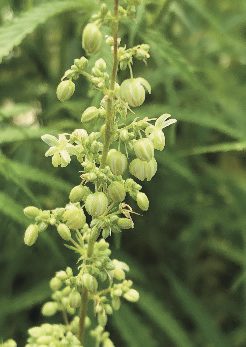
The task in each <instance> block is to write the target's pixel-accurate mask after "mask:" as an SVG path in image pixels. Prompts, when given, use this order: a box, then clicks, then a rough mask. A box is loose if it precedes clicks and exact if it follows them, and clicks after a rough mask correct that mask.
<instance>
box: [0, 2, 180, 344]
mask: <svg viewBox="0 0 246 347" xmlns="http://www.w3.org/2000/svg"><path fill="white" fill-rule="evenodd" d="M140 2H141V0H127V1H122V6H121V5H120V4H119V0H114V9H113V12H111V11H110V9H108V7H107V5H106V4H104V3H103V4H102V5H101V6H100V9H99V11H98V13H96V14H95V15H93V17H92V19H91V22H90V23H89V24H87V25H86V27H85V28H84V31H83V34H82V46H83V48H84V50H85V51H86V53H87V55H88V57H90V56H91V55H94V54H96V53H98V52H99V50H100V47H101V44H102V41H103V39H104V38H103V35H102V32H101V30H100V27H101V26H105V27H109V30H110V29H111V28H112V36H106V37H105V40H106V43H107V45H108V46H109V49H111V52H112V55H113V66H112V72H111V75H109V74H108V73H107V72H106V69H107V62H105V61H104V60H103V59H102V58H100V59H98V60H97V61H96V62H95V64H94V66H93V67H92V69H91V71H88V63H89V60H88V59H87V58H86V57H84V56H83V57H81V58H80V59H75V60H74V64H73V65H72V66H71V68H70V69H69V70H67V71H66V72H65V74H64V76H63V77H62V81H61V83H60V84H59V85H58V88H57V97H58V99H59V100H60V101H61V102H64V101H66V100H68V99H69V98H70V97H72V95H73V93H74V91H75V83H74V82H75V81H76V80H77V79H78V78H79V77H80V75H83V76H85V77H86V78H87V79H88V80H89V82H90V83H91V84H92V86H93V88H95V89H97V90H99V91H100V92H101V94H102V99H101V102H100V107H99V108H97V107H95V106H90V107H88V108H87V109H86V110H84V111H83V113H82V117H81V122H82V128H81V129H76V130H74V131H73V132H72V133H71V134H67V133H64V134H59V135H58V138H56V137H55V136H53V135H49V134H46V135H43V136H42V140H43V141H44V142H45V143H46V144H47V145H49V146H50V148H49V149H48V150H47V152H46V153H45V156H46V157H50V156H51V157H52V164H53V166H54V167H58V166H59V165H60V166H61V167H66V166H67V165H68V164H69V163H70V161H71V157H72V156H74V157H75V158H76V159H77V160H78V161H79V163H80V164H81V166H82V174H81V176H80V178H81V183H80V184H79V185H78V186H75V187H74V188H73V189H72V190H71V192H70V196H69V200H70V202H69V203H68V204H67V205H66V206H65V207H58V208H56V209H54V210H44V211H42V210H40V209H38V208H37V207H34V206H29V207H26V208H25V209H24V213H25V215H26V216H27V217H28V218H30V219H32V220H33V222H32V224H31V225H29V227H28V228H27V229H26V232H25V236H24V242H25V244H26V245H28V246H32V245H33V244H34V243H35V242H36V240H37V238H38V235H39V233H41V232H44V231H45V230H46V229H47V227H48V225H49V224H50V225H52V226H53V227H54V228H55V229H56V230H57V232H58V233H59V235H60V236H61V238H62V239H63V240H64V241H66V244H65V246H66V247H68V248H69V249H71V250H72V251H74V252H76V254H77V255H78V268H77V272H76V273H73V271H72V269H71V268H70V267H68V268H67V269H65V270H61V271H58V272H57V273H56V274H55V276H54V277H53V278H52V279H51V281H50V287H51V289H52V291H53V294H52V301H49V302H46V303H45V304H44V305H43V307H42V314H43V315H44V316H47V317H49V316H53V315H55V314H56V313H57V312H60V313H61V316H62V317H63V324H48V323H45V324H42V325H41V326H40V327H33V328H31V329H29V330H28V333H29V337H28V340H27V344H26V347H36V346H40V347H41V346H42V347H44V346H52V347H53V346H54V347H56V346H57V347H58V346H84V336H85V332H86V330H87V329H88V330H89V329H90V318H89V317H88V315H87V308H88V302H89V301H92V302H93V304H94V314H95V316H96V317H97V322H98V325H97V326H96V327H95V328H94V329H91V330H90V335H91V336H92V337H94V339H95V346H96V347H99V346H103V347H112V346H114V343H113V342H112V340H111V339H110V337H109V333H108V332H107V331H106V330H105V327H106V324H107V320H108V316H109V315H112V314H113V311H114V310H118V309H119V308H120V305H121V300H122V298H124V299H126V300H127V301H130V302H136V301H137V300H138V299H139V293H138V292H137V291H136V290H135V289H133V288H132V285H133V283H132V281H131V280H129V279H126V272H128V271H129V266H128V265H127V264H126V263H124V262H122V261H118V260H117V259H111V257H110V255H111V250H110V248H109V246H110V244H109V242H107V241H106V240H109V239H110V237H111V235H112V234H114V233H121V232H122V231H123V230H124V229H132V228H133V227H134V223H133V220H132V214H133V213H135V214H138V213H136V212H134V211H133V209H132V207H131V206H130V205H129V204H127V203H126V202H125V198H126V194H128V195H129V196H130V197H131V198H132V199H133V200H135V201H136V202H137V205H138V207H139V208H140V209H141V210H142V211H147V210H148V208H149V200H148V197H147V196H146V194H145V193H144V192H142V190H141V189H142V187H141V185H140V184H139V181H144V180H147V181H150V180H151V179H152V177H153V176H154V175H155V173H156V171H157V162H156V160H155V158H154V151H155V150H159V151H162V150H163V149H164V146H165V136H164V133H163V128H165V127H167V126H169V125H171V124H173V123H175V122H176V120H175V119H169V117H170V115H169V114H163V115H161V116H160V117H159V118H157V119H153V118H149V117H145V118H143V119H140V118H139V117H137V115H136V118H135V119H134V120H133V121H132V122H131V123H129V122H128V121H127V115H128V112H132V113H134V114H135V108H137V107H138V106H141V105H142V104H143V102H144V100H145V93H146V91H147V92H148V93H151V87H150V85H149V83H148V82H147V81H146V80H145V79H144V78H142V77H137V78H136V77H133V68H132V66H133V62H134V60H135V59H138V60H142V61H143V62H144V63H146V61H147V59H148V58H149V57H150V55H149V49H150V47H149V45H147V44H145V43H142V44H139V45H137V46H135V47H132V48H126V46H125V45H123V46H122V45H121V40H120V38H118V25H119V23H120V21H121V20H124V19H125V18H128V17H130V18H134V14H135V13H136V7H137V5H139V4H140ZM123 6H124V7H123ZM110 34H111V32H110ZM126 69H129V75H130V76H129V79H126V80H125V81H123V83H121V85H119V84H118V83H117V73H118V72H119V71H120V70H126ZM132 108H134V112H133V110H132ZM99 119H102V120H103V121H104V124H103V125H102V127H101V128H100V131H97V132H91V133H88V132H87V131H86V130H85V129H83V124H91V123H96V122H98V121H99ZM128 163H129V166H128ZM127 168H128V169H129V173H130V174H131V175H132V176H133V177H134V178H136V179H137V180H135V179H133V178H128V177H129V175H127ZM3 346H11V347H12V346H16V344H15V342H14V341H13V340H9V341H8V342H6V343H5V344H3Z"/></svg>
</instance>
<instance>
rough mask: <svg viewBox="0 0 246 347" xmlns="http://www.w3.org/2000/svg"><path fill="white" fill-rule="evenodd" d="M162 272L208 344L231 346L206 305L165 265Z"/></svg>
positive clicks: (217, 346)
mask: <svg viewBox="0 0 246 347" xmlns="http://www.w3.org/2000/svg"><path fill="white" fill-rule="evenodd" d="M162 272H163V274H164V276H165V278H167V279H168V281H169V283H170V285H171V287H172V292H173V293H174V294H175V296H176V297H177V299H178V300H179V302H180V303H181V305H182V306H183V308H184V310H185V312H187V313H188V314H189V315H190V317H191V318H192V319H193V321H194V322H195V324H196V325H197V327H198V328H199V330H200V331H201V333H202V334H203V336H204V338H206V340H207V342H208V344H209V343H211V344H212V345H214V346H216V347H229V346H231V344H230V343H229V342H228V340H227V337H226V336H225V335H223V333H222V332H221V331H220V329H219V327H218V326H217V325H216V322H215V321H214V319H213V317H211V316H210V314H209V312H207V310H206V307H204V306H203V305H202V304H201V303H200V302H199V300H198V299H197V298H196V297H195V295H194V294H192V293H191V292H190V291H189V290H188V288H186V287H185V286H184V284H182V283H181V282H180V281H179V280H178V278H177V277H176V276H175V275H174V273H172V272H171V271H170V270H169V269H167V268H166V267H165V269H164V270H163V267H162Z"/></svg>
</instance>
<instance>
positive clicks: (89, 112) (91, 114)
mask: <svg viewBox="0 0 246 347" xmlns="http://www.w3.org/2000/svg"><path fill="white" fill-rule="evenodd" d="M99 117H100V112H99V109H98V108H96V107H94V106H91V107H88V108H87V109H86V110H85V111H84V112H83V114H82V117H81V122H82V123H93V122H95V121H96V120H98V118H99Z"/></svg>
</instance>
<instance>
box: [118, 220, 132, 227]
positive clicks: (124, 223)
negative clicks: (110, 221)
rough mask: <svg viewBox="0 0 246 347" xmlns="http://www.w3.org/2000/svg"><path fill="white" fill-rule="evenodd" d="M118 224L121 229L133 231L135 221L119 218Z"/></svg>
mask: <svg viewBox="0 0 246 347" xmlns="http://www.w3.org/2000/svg"><path fill="white" fill-rule="evenodd" d="M117 223H118V226H119V227H120V228H121V229H133V227H134V224H133V221H132V220H130V219H129V218H119V219H118V222H117Z"/></svg>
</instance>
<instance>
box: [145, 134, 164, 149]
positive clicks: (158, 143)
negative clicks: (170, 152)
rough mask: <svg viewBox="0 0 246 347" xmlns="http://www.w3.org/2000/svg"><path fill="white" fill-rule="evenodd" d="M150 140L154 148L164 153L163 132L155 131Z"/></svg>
mask: <svg viewBox="0 0 246 347" xmlns="http://www.w3.org/2000/svg"><path fill="white" fill-rule="evenodd" d="M148 138H149V139H150V140H151V141H152V143H153V145H154V148H155V149H157V150H158V151H162V150H163V149H164V147H165V136H164V134H163V132H162V130H155V131H153V132H152V133H151V134H150V135H149V136H148Z"/></svg>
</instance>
